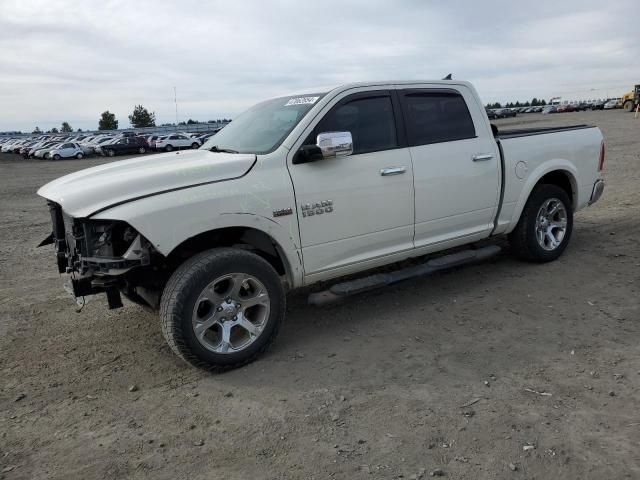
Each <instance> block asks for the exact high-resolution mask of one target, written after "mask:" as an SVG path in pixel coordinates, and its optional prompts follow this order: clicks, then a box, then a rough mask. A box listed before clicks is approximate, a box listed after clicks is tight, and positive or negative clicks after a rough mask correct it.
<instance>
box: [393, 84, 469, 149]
mask: <svg viewBox="0 0 640 480" xmlns="http://www.w3.org/2000/svg"><path fill="white" fill-rule="evenodd" d="M401 98H402V108H403V110H404V115H405V121H406V124H407V125H406V128H407V140H408V142H409V146H411V147H415V146H417V145H426V144H429V143H438V142H450V141H453V140H463V139H465V138H474V137H475V136H476V130H475V127H474V126H473V120H472V119H471V114H470V113H469V109H468V108H467V104H466V103H465V101H464V98H463V97H462V95H460V94H459V93H457V92H454V91H446V92H443V91H433V92H429V91H423V92H409V93H405V94H404V95H402V97H401Z"/></svg>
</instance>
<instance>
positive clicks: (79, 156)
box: [76, 152, 84, 160]
mask: <svg viewBox="0 0 640 480" xmlns="http://www.w3.org/2000/svg"><path fill="white" fill-rule="evenodd" d="M82 157H84V155H83V154H82V153H80V152H78V153H77V154H76V158H77V159H78V160H82Z"/></svg>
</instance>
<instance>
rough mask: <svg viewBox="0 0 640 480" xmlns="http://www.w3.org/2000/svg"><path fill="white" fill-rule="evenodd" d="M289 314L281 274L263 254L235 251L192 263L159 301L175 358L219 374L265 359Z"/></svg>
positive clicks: (211, 254)
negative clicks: (285, 316)
mask: <svg viewBox="0 0 640 480" xmlns="http://www.w3.org/2000/svg"><path fill="white" fill-rule="evenodd" d="M284 312H285V293H284V288H283V286H282V283H281V281H280V277H279V276H278V273H277V272H276V271H275V270H274V268H273V267H272V266H271V265H270V264H269V263H268V262H267V261H266V260H264V259H263V258H261V257H259V256H258V255H255V254H253V253H251V252H248V251H245V250H239V249H233V248H220V249H213V250H208V251H205V252H202V253H200V254H197V255H195V256H194V257H192V258H190V259H189V260H187V261H186V262H185V263H184V264H182V265H181V266H180V267H179V268H178V269H177V270H176V271H175V272H174V273H173V275H172V276H171V278H170V279H169V282H168V283H167V285H166V287H165V289H164V292H163V293H162V299H161V302H160V320H161V323H162V332H163V334H164V337H165V339H166V340H167V343H168V344H169V346H170V347H171V349H172V350H173V351H174V353H176V354H177V355H178V356H179V357H180V358H182V359H183V360H185V361H187V362H189V363H191V364H192V365H195V366H197V367H201V368H205V369H207V370H216V371H221V370H228V369H231V368H236V367H239V366H242V365H245V364H247V363H249V362H252V361H253V360H255V359H256V358H257V357H258V356H260V355H261V354H262V353H263V352H264V351H265V350H266V349H267V348H268V347H269V345H270V344H271V343H272V342H273V340H274V339H275V337H276V334H277V333H278V329H279V327H280V323H281V322H282V320H283V318H284Z"/></svg>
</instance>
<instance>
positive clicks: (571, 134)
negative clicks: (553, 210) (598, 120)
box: [494, 127, 602, 234]
mask: <svg viewBox="0 0 640 480" xmlns="http://www.w3.org/2000/svg"><path fill="white" fill-rule="evenodd" d="M601 142H602V133H601V132H600V129H598V128H596V127H590V128H583V129H577V130H567V131H559V132H552V133H544V134H539V135H529V136H522V137H515V138H507V139H502V140H501V141H500V143H501V144H502V149H503V152H504V161H505V190H504V201H503V205H502V210H501V211H500V216H499V218H498V222H497V226H496V230H495V232H494V233H496V234H499V233H509V232H511V230H513V229H514V228H515V226H516V225H517V223H518V220H519V218H520V215H521V213H522V210H523V209H524V206H525V203H526V202H527V199H528V198H529V195H530V194H531V191H532V190H533V188H534V187H535V185H536V184H537V183H538V181H539V180H540V179H541V178H542V177H543V176H544V175H546V174H548V173H550V172H553V171H557V170H560V171H563V172H565V173H566V174H567V175H568V176H569V179H570V181H571V186H572V190H573V192H574V194H573V198H572V203H573V208H574V211H578V210H580V209H582V208H584V207H586V206H587V205H588V203H589V199H590V197H591V191H592V188H593V184H594V183H595V181H596V180H597V179H598V178H600V176H601V175H600V172H598V161H599V157H600V144H601Z"/></svg>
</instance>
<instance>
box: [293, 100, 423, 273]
mask: <svg viewBox="0 0 640 480" xmlns="http://www.w3.org/2000/svg"><path fill="white" fill-rule="evenodd" d="M393 103H394V102H392V99H391V95H390V93H389V92H388V91H386V90H385V91H376V92H366V93H359V94H353V95H350V96H346V97H345V98H343V99H342V100H339V101H338V102H337V103H336V104H335V105H334V106H333V107H332V108H331V110H329V111H328V113H327V114H326V115H325V116H324V117H323V118H322V120H320V122H319V123H318V124H317V125H316V126H315V128H314V129H313V131H312V132H310V134H309V135H308V137H307V139H306V140H305V142H304V144H314V143H315V138H316V136H317V134H318V133H322V132H336V131H349V132H351V135H352V137H353V147H354V151H353V154H352V155H350V156H345V157H337V158H329V159H321V160H317V161H314V162H311V163H304V164H295V165H293V164H292V165H290V166H289V169H290V172H291V177H292V180H293V184H294V188H295V194H296V205H297V214H298V220H299V225H300V239H301V244H302V254H303V257H304V266H305V274H306V275H307V276H308V275H315V277H316V278H315V279H318V278H329V277H331V276H335V275H341V274H346V273H349V272H350V271H353V270H356V269H359V268H360V267H361V264H362V262H364V261H366V260H374V261H375V259H378V260H379V259H380V258H382V257H385V256H387V255H390V254H393V253H396V252H399V251H403V250H410V249H412V248H413V225H414V214H413V213H414V201H413V169H412V165H411V157H410V155H409V152H408V150H407V148H406V147H405V146H404V145H402V142H401V141H400V140H399V138H401V137H402V136H401V135H398V131H397V128H396V115H398V114H399V112H398V109H394V104H393ZM359 264H360V265H359Z"/></svg>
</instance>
